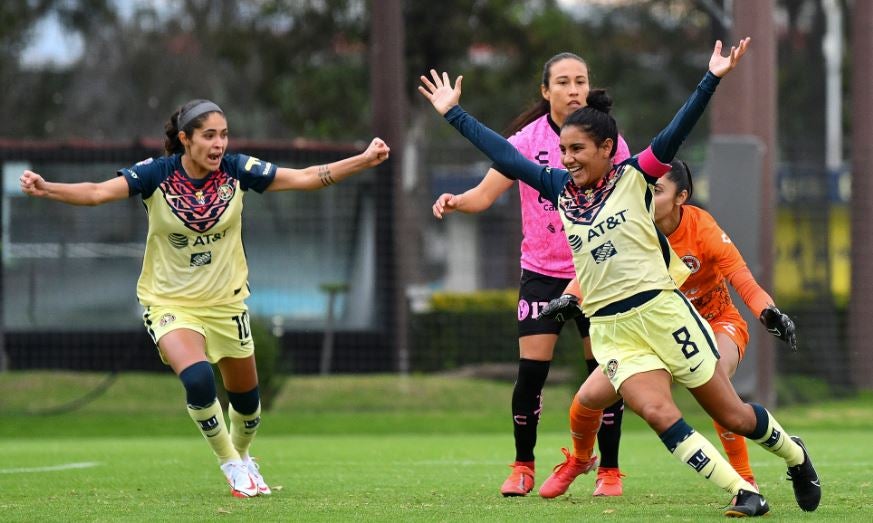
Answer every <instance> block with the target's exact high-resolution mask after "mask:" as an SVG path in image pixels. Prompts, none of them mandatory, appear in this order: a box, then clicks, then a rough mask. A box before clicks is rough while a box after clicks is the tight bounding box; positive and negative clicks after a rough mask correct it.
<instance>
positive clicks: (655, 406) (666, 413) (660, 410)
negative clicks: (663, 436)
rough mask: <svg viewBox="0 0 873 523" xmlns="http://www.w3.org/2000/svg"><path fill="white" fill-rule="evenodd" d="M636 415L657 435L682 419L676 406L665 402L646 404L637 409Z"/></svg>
mask: <svg viewBox="0 0 873 523" xmlns="http://www.w3.org/2000/svg"><path fill="white" fill-rule="evenodd" d="M637 415H639V416H640V417H641V418H643V420H645V422H646V423H647V424H648V425H649V426H650V427H652V429H654V430H655V432H657V433H659V434H660V433H661V432H664V431H665V430H667V429H669V428H670V427H671V426H673V424H674V423H676V421H677V420H678V419H680V418H681V417H682V413H681V412H679V409H678V408H677V407H676V405H674V404H672V403H670V402H667V401H651V402H647V403H645V404H644V405H641V406H640V407H639V409H638V410H637Z"/></svg>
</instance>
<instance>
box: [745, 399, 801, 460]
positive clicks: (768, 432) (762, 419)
mask: <svg viewBox="0 0 873 523" xmlns="http://www.w3.org/2000/svg"><path fill="white" fill-rule="evenodd" d="M751 405H752V408H753V409H754V410H755V416H756V417H757V418H758V427H762V426H766V427H767V428H766V429H765V430H764V431H763V436H761V437H753V436H754V435H757V434H754V435H753V436H749V437H748V438H749V439H750V440H752V441H754V442H756V443H758V444H759V445H761V448H763V449H764V450H767V451H769V452H772V453H773V454H776V455H777V456H779V457H780V458H782V459H784V460H785V462H786V463H787V464H788V466H789V467H793V466H795V465H800V464H801V463H803V459H804V458H803V449H802V448H800V445H798V444H797V443H795V442H794V441H793V440H792V439H791V438H789V437H788V434H787V433H786V432H785V429H783V428H782V426H781V425H779V422H778V421H776V418H774V417H773V415H772V414H770V412H768V411H767V409H765V408H764V407H762V406H760V405H757V404H755V403H752V404H751ZM765 424H766V425H765ZM755 432H758V433H760V432H759V430H758V428H756V429H755Z"/></svg>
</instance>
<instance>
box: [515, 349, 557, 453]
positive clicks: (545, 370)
mask: <svg viewBox="0 0 873 523" xmlns="http://www.w3.org/2000/svg"><path fill="white" fill-rule="evenodd" d="M550 364H551V362H550V361H535V360H527V359H524V358H522V359H520V360H519V361H518V378H517V379H516V380H515V388H514V389H513V390H512V425H513V429H514V434H515V460H516V461H533V460H534V452H533V449H534V446H535V445H536V444H537V425H538V424H539V421H540V410H541V409H542V392H543V385H545V383H546V377H548V375H549V365H550Z"/></svg>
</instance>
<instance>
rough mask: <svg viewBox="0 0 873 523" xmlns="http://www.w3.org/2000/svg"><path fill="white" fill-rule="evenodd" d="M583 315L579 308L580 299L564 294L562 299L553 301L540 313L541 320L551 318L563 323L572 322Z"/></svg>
mask: <svg viewBox="0 0 873 523" xmlns="http://www.w3.org/2000/svg"><path fill="white" fill-rule="evenodd" d="M581 315H582V309H580V308H579V298H577V297H576V296H573V295H572V294H562V295H561V296H560V297H558V298H555V299H553V300H551V301H550V302H549V303H547V304H546V306H545V307H543V310H541V311H540V315H539V316H538V318H537V319H539V318H549V319H552V320H555V321H559V322H561V323H564V322H567V321H570V320H572V319H573V318H577V317H579V316H581Z"/></svg>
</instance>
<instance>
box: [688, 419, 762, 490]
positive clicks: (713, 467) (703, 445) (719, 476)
mask: <svg viewBox="0 0 873 523" xmlns="http://www.w3.org/2000/svg"><path fill="white" fill-rule="evenodd" d="M673 455H674V456H676V459H678V460H679V461H681V462H682V463H685V464H687V465H689V466H690V467H691V468H693V469H694V470H695V471H697V473H698V474H699V475H701V476H703V477H704V478H705V479H707V480H709V481H711V482H713V483H715V484H716V485H718V486H719V487H721V488H723V489H724V490H726V491H728V492H730V493H731V494H733V495H736V494H737V492H739V490H740V489H743V490H747V491H750V492H757V491H758V489H756V488H754V487H753V486H752V485H751V484H749V482H748V481H746V480H744V479H743V478H742V476H740V475H739V474H737V471H736V470H734V469H733V467H731V466H730V463H728V462H727V460H725V459H724V458H723V457H722V455H721V454H720V453H719V452H718V450H717V449H716V448H715V447H714V446H713V445H712V443H710V442H709V440H707V439H706V438H704V437H703V436H702V435H701V434H700V433H698V432H694V431H692V432H691V433H690V434H688V436H687V437H686V438H685V439H683V440H682V441H681V442H680V443H679V444H678V445H677V446H676V448H675V449H674V450H673Z"/></svg>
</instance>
